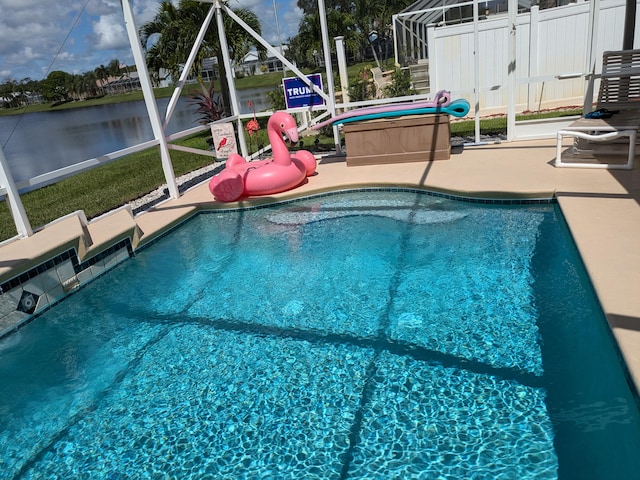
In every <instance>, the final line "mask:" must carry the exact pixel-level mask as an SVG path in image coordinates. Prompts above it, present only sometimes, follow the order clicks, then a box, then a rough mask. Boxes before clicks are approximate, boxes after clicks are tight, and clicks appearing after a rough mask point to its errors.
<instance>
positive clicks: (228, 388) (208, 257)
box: [0, 192, 640, 480]
mask: <svg viewBox="0 0 640 480" xmlns="http://www.w3.org/2000/svg"><path fill="white" fill-rule="evenodd" d="M0 376H1V377H0V378H2V382H0V478H27V479H31V478H47V479H48V478H65V479H66V478H96V479H97V478H108V479H120V478H122V479H124V478H176V479H185V478H224V479H240V478H242V479H257V478H273V479H300V478H305V479H307V478H317V479H391V478H398V479H408V478H424V479H519V480H522V479H536V480H538V479H562V480H567V479H581V480H587V479H611V478H625V479H626V478H634V475H637V472H638V471H640V417H639V415H638V405H637V402H636V396H635V394H634V392H633V391H632V390H631V389H630V387H629V384H628V382H627V378H626V376H625V371H624V369H623V368H622V366H621V362H620V359H619V356H618V353H617V350H616V348H615V347H614V343H613V340H612V338H611V335H610V334H609V331H608V329H607V326H606V321H605V319H604V318H603V315H602V312H601V310H600V308H599V306H598V304H597V302H596V300H595V299H594V296H593V294H592V291H591V287H590V285H589V283H588V280H587V278H586V276H585V273H584V270H583V267H582V265H581V263H580V260H579V258H578V256H577V254H576V251H575V248H574V246H573V244H572V242H571V240H570V237H569V235H568V232H567V231H566V228H565V225H564V223H563V221H562V219H561V216H560V214H559V212H558V210H557V207H556V206H555V205H553V204H547V205H526V206H523V205H513V206H506V205H477V204H472V203H468V202H458V201H453V200H448V199H445V198H439V197H434V196H429V195H425V194H420V193H411V192H357V193H344V194H337V195H330V196H325V197H319V198H312V199H307V200H304V201H299V202H294V203H290V204H285V205H280V206H277V207H271V208H266V209H259V210H251V211H242V212H226V213H209V214H202V215H199V216H197V217H195V218H194V219H192V220H190V221H189V222H187V223H186V224H185V225H183V226H182V227H181V228H179V229H178V230H176V231H174V232H172V233H171V234H170V235H167V236H166V237H164V238H162V239H161V240H159V241H157V242H156V243H154V244H153V245H152V246H150V247H149V248H147V249H145V250H143V251H142V252H140V253H138V254H137V255H136V256H135V257H134V258H133V259H131V260H129V261H127V262H125V263H123V264H121V265H120V266H119V267H117V268H116V269H115V270H113V271H111V272H109V273H107V274H106V275H104V276H102V277H101V278H99V279H98V280H96V281H95V282H93V283H92V284H90V285H88V286H87V287H85V288H82V289H81V290H80V291H78V292H77V293H76V294H74V295H72V296H71V297H69V298H68V299H67V300H65V301H64V302H62V303H60V304H59V305H58V306H56V307H55V308H52V309H51V310H49V311H47V312H46V313H44V314H43V315H41V316H40V317H38V318H37V319H35V320H34V321H33V322H31V323H30V324H29V325H27V326H25V327H24V328H22V329H20V330H19V331H18V332H16V333H15V334H13V335H11V336H8V337H5V338H4V339H1V340H0Z"/></svg>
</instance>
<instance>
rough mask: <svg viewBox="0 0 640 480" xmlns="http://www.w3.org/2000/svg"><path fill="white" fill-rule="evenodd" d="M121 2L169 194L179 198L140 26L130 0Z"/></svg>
mask: <svg viewBox="0 0 640 480" xmlns="http://www.w3.org/2000/svg"><path fill="white" fill-rule="evenodd" d="M121 3H122V12H123V13H124V24H125V27H126V28H127V35H128V36H129V43H130V44H131V52H132V53H133V59H134V60H135V62H136V67H137V68H138V76H139V78H140V86H141V87H142V93H143V95H144V102H145V104H146V106H147V113H148V114H149V121H150V122H151V129H152V130H153V135H154V138H155V139H156V140H157V141H158V142H159V147H160V158H161V159H162V170H163V171H164V178H165V180H166V182H167V187H168V189H169V196H170V197H171V198H178V197H179V196H180V191H179V190H178V184H177V182H176V177H175V174H174V172H173V165H172V164H171V156H170V155H169V145H168V142H167V138H166V137H165V135H164V128H163V127H162V118H161V117H160V113H159V112H158V105H157V104H156V98H155V96H154V94H153V85H152V84H151V77H150V76H149V71H148V70H147V64H146V62H145V60H144V54H143V52H142V45H141V44H140V37H138V28H137V27H136V23H135V20H134V18H133V10H132V9H131V4H130V2H129V0H121Z"/></svg>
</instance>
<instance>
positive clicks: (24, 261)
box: [0, 140, 640, 386]
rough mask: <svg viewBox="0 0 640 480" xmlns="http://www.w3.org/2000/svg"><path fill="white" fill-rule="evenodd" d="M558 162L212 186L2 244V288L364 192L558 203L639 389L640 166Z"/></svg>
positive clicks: (463, 157) (335, 169) (538, 155)
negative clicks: (231, 194)
mask: <svg viewBox="0 0 640 480" xmlns="http://www.w3.org/2000/svg"><path fill="white" fill-rule="evenodd" d="M554 158H555V140H537V141H528V142H514V143H503V144H496V145H487V146H479V147H471V148H465V149H464V150H463V151H462V152H461V153H457V154H454V155H452V156H451V158H450V159H448V160H438V161H433V162H415V163H401V164H393V165H372V166H358V167H348V166H347V165H346V163H345V161H344V157H335V156H334V157H325V158H323V159H322V160H321V161H320V162H319V165H318V174H317V175H315V176H313V177H310V178H309V179H308V182H307V183H306V184H304V185H302V186H301V187H299V188H297V189H295V190H292V191H290V192H286V193H282V194H277V195H272V196H269V197H261V198H252V199H247V200H243V201H241V202H234V203H232V204H221V203H219V202H216V201H215V200H214V199H213V197H212V196H211V194H210V192H209V190H208V188H207V184H206V183H207V182H206V181H205V182H204V183H201V184H199V185H197V186H195V187H193V188H191V189H190V190H188V191H187V192H186V193H184V195H182V196H181V197H180V198H179V199H176V200H169V201H166V202H164V203H161V204H158V205H156V206H154V207H153V208H151V209H149V210H147V211H145V212H143V213H141V214H139V215H137V216H133V215H132V212H131V211H130V210H127V209H119V210H116V211H114V212H111V213H109V214H107V215H104V216H102V217H100V218H97V219H95V220H93V221H92V222H90V223H89V225H88V226H84V225H83V224H82V222H81V221H80V219H79V217H78V216H77V215H70V216H67V217H65V218H63V219H61V220H59V221H57V222H54V223H52V224H50V225H47V226H46V227H45V228H43V229H42V230H40V231H39V232H37V233H36V234H35V235H33V236H32V237H30V238H27V239H22V240H16V241H13V242H10V243H8V244H5V245H3V246H2V247H0V284H3V282H4V284H5V285H6V284H7V282H8V281H10V280H11V279H15V278H16V277H17V276H18V275H20V274H22V273H23V272H25V271H28V270H29V269H33V268H37V267H38V265H41V264H42V263H44V262H46V261H48V260H50V259H52V258H53V257H56V256H58V255H61V254H63V252H66V251H68V250H69V249H75V250H76V252H77V257H78V262H85V264H86V265H87V266H91V259H92V258H98V257H96V256H98V255H104V252H108V249H110V248H112V247H113V246H114V245H115V244H118V242H124V244H128V248H129V249H130V250H132V251H135V250H136V249H138V248H140V247H142V246H144V245H146V244H148V243H149V242H150V241H152V240H154V239H155V238H157V237H158V236H160V235H161V234H162V233H164V232H166V231H167V230H168V229H170V228H171V227H173V226H175V225H177V224H179V223H180V222H182V221H184V220H185V219H187V218H189V217H190V216H191V215H193V214H194V213H196V212H197V211H198V210H199V209H220V208H222V209H228V208H239V207H244V206H253V205H258V204H267V203H272V202H274V201H281V200H284V199H291V198H296V197H300V196H305V195H313V194H317V193H321V192H326V191H331V190H340V189H349V188H361V187H367V186H369V187H374V186H375V187H385V186H388V187H395V188H422V189H426V190H431V191H436V192H446V193H451V194H455V195H461V196H470V197H479V198H547V199H548V198H552V197H554V196H555V197H556V198H557V201H558V204H559V206H560V208H561V210H562V212H563V214H564V216H565V219H566V221H567V224H568V225H569V228H570V231H571V234H572V235H573V237H574V240H575V242H576V244H577V247H578V249H579V251H580V254H581V255H582V258H583V260H584V262H585V265H586V268H587V271H588V273H589V275H590V277H591V280H592V282H593V285H594V287H595V290H596V292H597V295H598V298H599V300H600V303H601V305H602V308H603V310H604V312H605V314H606V316H607V319H608V321H609V324H610V325H611V327H612V329H613V333H614V335H615V337H616V339H617V341H618V344H619V346H620V348H621V350H622V353H623V355H624V358H625V360H626V362H627V365H628V367H629V370H630V372H631V375H632V378H633V380H634V382H635V384H636V386H638V385H640V295H638V293H639V292H638V290H639V289H640V244H639V239H640V167H639V166H638V165H636V167H635V168H634V170H631V171H607V170H593V169H589V170H587V169H560V168H555V167H554V166H553V165H552V163H553V160H554ZM105 258H110V257H105ZM2 296H6V293H5V294H4V295H2ZM2 296H0V298H2ZM14 301H15V300H14ZM0 307H2V305H1V304H0ZM5 327H6V325H5ZM2 331H6V328H2V323H1V322H0V334H1V333H2Z"/></svg>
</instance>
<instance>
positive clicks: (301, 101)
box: [282, 73, 324, 108]
mask: <svg viewBox="0 0 640 480" xmlns="http://www.w3.org/2000/svg"><path fill="white" fill-rule="evenodd" d="M307 78H308V79H309V80H311V83H313V84H314V85H316V86H317V87H318V88H319V89H320V90H322V76H321V75H320V74H319V73H314V74H313V75H307ZM282 87H283V88H284V99H285V102H286V104H287V108H301V107H310V106H314V105H324V98H322V97H321V96H320V95H318V94H317V93H315V92H314V91H312V90H311V88H310V87H308V86H307V84H306V83H304V81H303V80H302V79H300V78H298V77H290V78H283V79H282Z"/></svg>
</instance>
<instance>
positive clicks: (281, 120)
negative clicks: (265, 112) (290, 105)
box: [267, 111, 299, 143]
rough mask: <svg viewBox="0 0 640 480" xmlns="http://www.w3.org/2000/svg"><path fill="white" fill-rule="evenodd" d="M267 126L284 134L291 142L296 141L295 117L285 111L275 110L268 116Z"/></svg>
mask: <svg viewBox="0 0 640 480" xmlns="http://www.w3.org/2000/svg"><path fill="white" fill-rule="evenodd" d="M267 127H268V128H269V129H270V130H271V129H274V130H276V131H277V132H279V133H280V134H282V135H286V137H287V138H288V139H289V141H290V142H291V143H296V142H297V141H298V138H299V137H298V125H297V124H296V121H295V119H294V118H293V117H292V116H291V115H289V114H288V113H287V112H283V111H278V112H275V113H274V114H273V115H271V117H270V118H269V123H268V125H267Z"/></svg>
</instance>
